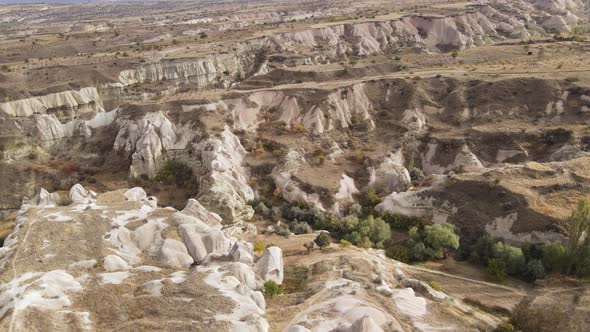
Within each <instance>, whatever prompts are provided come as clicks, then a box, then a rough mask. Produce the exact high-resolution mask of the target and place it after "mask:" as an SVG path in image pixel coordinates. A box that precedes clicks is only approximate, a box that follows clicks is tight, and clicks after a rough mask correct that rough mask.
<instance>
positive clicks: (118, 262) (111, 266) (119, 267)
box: [103, 255, 129, 272]
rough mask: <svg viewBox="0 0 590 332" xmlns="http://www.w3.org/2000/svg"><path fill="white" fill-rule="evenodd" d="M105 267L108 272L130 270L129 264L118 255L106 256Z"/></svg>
mask: <svg viewBox="0 0 590 332" xmlns="http://www.w3.org/2000/svg"><path fill="white" fill-rule="evenodd" d="M103 267H104V269H105V270H106V271H108V272H115V271H126V270H129V264H127V262H126V261H125V260H124V259H123V258H121V257H119V256H117V255H108V256H106V257H105V258H104V262H103Z"/></svg>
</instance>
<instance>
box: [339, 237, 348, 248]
mask: <svg viewBox="0 0 590 332" xmlns="http://www.w3.org/2000/svg"><path fill="white" fill-rule="evenodd" d="M339 244H340V247H341V248H348V247H350V245H351V243H350V242H348V241H346V240H344V239H342V240H340V242H339Z"/></svg>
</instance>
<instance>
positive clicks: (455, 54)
mask: <svg viewBox="0 0 590 332" xmlns="http://www.w3.org/2000/svg"><path fill="white" fill-rule="evenodd" d="M451 56H452V57H453V59H456V58H457V57H458V56H459V52H457V51H453V52H452V53H451Z"/></svg>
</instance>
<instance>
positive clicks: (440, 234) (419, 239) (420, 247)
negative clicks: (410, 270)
mask: <svg viewBox="0 0 590 332" xmlns="http://www.w3.org/2000/svg"><path fill="white" fill-rule="evenodd" d="M408 237H409V239H408V240H407V241H405V242H403V243H395V244H389V243H386V249H385V253H386V255H387V256H389V257H391V258H393V259H395V260H399V261H402V262H406V263H409V262H419V261H425V260H428V259H442V258H445V257H446V256H447V253H448V252H449V251H450V250H455V249H457V248H459V239H460V237H459V235H457V234H456V233H455V226H453V225H451V224H435V225H426V226H422V225H418V226H411V227H410V228H409V230H408Z"/></svg>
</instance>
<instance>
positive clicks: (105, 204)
mask: <svg viewBox="0 0 590 332" xmlns="http://www.w3.org/2000/svg"><path fill="white" fill-rule="evenodd" d="M56 196H57V197H56ZM92 196H93V195H92V194H91V192H90V191H87V190H86V189H84V188H83V187H82V186H80V185H76V186H74V187H73V188H72V189H71V191H70V197H71V198H72V201H74V204H72V205H69V206H56V204H55V201H56V200H57V198H58V195H57V194H49V193H47V192H46V191H44V190H42V191H41V193H40V194H39V195H38V196H37V197H35V199H33V200H31V201H30V202H28V203H27V204H24V205H23V209H22V210H21V211H20V212H19V216H18V222H17V226H16V228H15V230H14V231H13V233H12V234H11V235H10V236H9V237H8V238H7V239H6V241H5V246H4V247H3V248H1V249H0V280H1V281H2V283H1V284H0V291H1V294H0V299H1V301H0V328H2V329H3V330H12V331H29V330H39V329H43V327H47V326H52V327H53V328H56V329H59V330H62V329H75V330H110V329H116V328H118V327H120V326H122V325H121V324H133V326H134V327H136V328H140V329H142V330H154V329H158V330H160V329H162V328H164V329H169V328H174V329H196V330H202V329H214V330H216V331H224V330H248V331H268V328H269V325H268V323H267V322H266V321H265V319H264V318H263V315H264V312H265V307H266V306H265V300H264V297H263V296H262V293H261V292H260V289H261V286H262V282H263V281H264V280H271V279H272V280H275V281H278V282H281V281H282V277H283V274H282V273H283V272H282V271H283V265H282V264H283V263H282V257H281V255H282V253H281V250H280V249H279V248H277V247H271V248H269V249H267V252H266V253H265V255H263V257H262V258H261V259H260V260H259V262H258V263H256V264H254V259H253V258H254V255H253V252H252V245H251V244H249V243H247V242H245V241H238V240H237V239H235V238H232V237H228V236H227V235H225V234H224V233H223V232H222V231H221V220H220V218H219V217H218V216H216V215H215V214H212V213H211V212H209V211H207V210H206V209H205V208H203V207H202V206H201V205H200V204H199V203H198V202H197V201H195V200H192V201H190V202H189V203H188V204H187V207H186V208H185V209H184V210H182V211H175V210H174V209H172V208H157V207H154V206H153V205H152V204H150V198H149V197H147V195H146V194H145V192H144V191H143V190H142V189H141V188H133V189H131V190H128V191H125V190H119V191H115V192H109V193H105V194H100V195H98V197H96V199H95V198H93V197H92ZM89 197H90V198H91V199H88V198H89ZM193 262H197V263H198V264H199V265H198V266H196V267H191V266H192V264H193ZM90 299H94V300H92V301H90ZM203 299H206V300H205V301H204V300H203ZM146 301H147V302H146ZM146 303H149V305H146ZM132 308H133V310H137V312H138V313H140V314H139V315H137V316H133V317H129V316H128V315H119V314H118V312H119V310H130V309H132ZM121 312H122V311H121Z"/></svg>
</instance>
